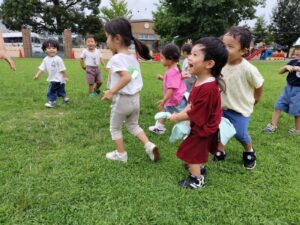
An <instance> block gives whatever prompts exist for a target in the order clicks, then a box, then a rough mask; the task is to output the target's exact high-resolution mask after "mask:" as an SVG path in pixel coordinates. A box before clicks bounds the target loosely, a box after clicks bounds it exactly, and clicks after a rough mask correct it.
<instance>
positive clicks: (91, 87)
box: [88, 84, 94, 93]
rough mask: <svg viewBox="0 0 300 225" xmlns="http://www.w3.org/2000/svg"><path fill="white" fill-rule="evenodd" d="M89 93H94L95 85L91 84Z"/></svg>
mask: <svg viewBox="0 0 300 225" xmlns="http://www.w3.org/2000/svg"><path fill="white" fill-rule="evenodd" d="M88 90H89V93H93V92H94V85H93V84H89V89H88Z"/></svg>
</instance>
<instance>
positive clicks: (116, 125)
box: [109, 93, 143, 140]
mask: <svg viewBox="0 0 300 225" xmlns="http://www.w3.org/2000/svg"><path fill="white" fill-rule="evenodd" d="M139 116H140V95H139V93H137V94H135V95H122V94H117V95H115V96H114V97H113V99H112V105H111V113H110V127H109V130H110V133H111V137H112V140H118V139H121V138H122V137H123V135H122V125H123V123H124V122H125V123H126V126H127V129H128V131H129V132H130V133H131V134H133V135H134V136H137V135H138V134H139V133H140V132H142V131H143V129H142V128H141V127H140V126H139V124H138V122H139Z"/></svg>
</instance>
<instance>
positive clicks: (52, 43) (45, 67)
mask: <svg viewBox="0 0 300 225" xmlns="http://www.w3.org/2000/svg"><path fill="white" fill-rule="evenodd" d="M42 49H43V51H44V52H45V53H46V54H47V56H46V57H45V58H44V60H43V62H42V64H41V65H40V66H39V70H38V72H37V73H36V75H35V76H34V79H35V80H37V79H39V77H40V76H41V74H42V73H43V72H44V71H46V72H47V73H48V79H47V81H49V82H50V84H49V88H48V93H47V97H48V102H47V103H46V104H45V106H46V107H48V108H53V107H54V105H55V100H56V99H57V97H62V98H63V101H64V102H65V103H66V102H68V101H69V98H68V97H67V95H66V90H65V84H66V81H67V80H68V78H67V74H66V67H65V64H64V62H63V60H62V58H60V57H59V56H58V55H57V51H58V50H59V44H58V41H56V40H53V39H49V40H47V41H45V42H44V43H43V45H42Z"/></svg>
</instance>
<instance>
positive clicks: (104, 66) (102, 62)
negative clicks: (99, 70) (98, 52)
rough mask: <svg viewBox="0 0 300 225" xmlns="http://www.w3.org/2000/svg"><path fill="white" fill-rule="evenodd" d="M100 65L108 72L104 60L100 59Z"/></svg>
mask: <svg viewBox="0 0 300 225" xmlns="http://www.w3.org/2000/svg"><path fill="white" fill-rule="evenodd" d="M100 63H101V65H102V66H103V68H104V70H105V71H107V68H106V65H105V62H104V60H103V59H102V58H100Z"/></svg>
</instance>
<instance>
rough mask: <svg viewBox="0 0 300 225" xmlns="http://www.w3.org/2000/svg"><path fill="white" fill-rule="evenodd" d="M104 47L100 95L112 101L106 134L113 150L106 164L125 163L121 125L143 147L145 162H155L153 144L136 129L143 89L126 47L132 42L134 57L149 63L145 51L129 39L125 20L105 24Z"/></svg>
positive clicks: (132, 56) (135, 41)
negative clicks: (105, 71) (105, 83)
mask: <svg viewBox="0 0 300 225" xmlns="http://www.w3.org/2000/svg"><path fill="white" fill-rule="evenodd" d="M105 32H106V36H107V41H106V43H107V45H108V47H109V48H110V50H111V51H112V52H113V54H114V55H113V56H112V58H111V59H110V60H109V63H108V65H109V69H110V72H111V73H110V83H109V85H110V87H109V90H106V91H105V92H104V96H103V98H102V100H105V99H107V100H112V108H111V114H110V132H111V136H112V140H113V141H114V143H115V147H116V150H114V151H112V152H109V153H107V154H106V158H107V159H109V160H117V161H122V162H127V159H128V156H127V152H126V151H125V147H124V141H123V136H122V125H123V123H124V121H125V123H126V125H127V128H128V131H129V132H130V133H131V134H133V135H134V136H136V137H137V138H138V139H139V140H140V141H141V142H142V143H143V144H144V148H145V150H146V153H147V154H148V156H149V158H150V159H151V160H153V161H157V160H158V159H159V151H158V148H157V146H156V145H155V144H153V143H152V142H150V141H149V139H148V137H147V136H146V134H145V132H144V131H143V129H142V128H141V127H140V126H139V124H138V122H139V115H140V94H139V93H140V91H141V89H142V87H143V81H142V75H141V69H140V65H139V62H138V61H137V59H136V57H135V56H134V55H132V54H131V53H130V52H129V49H128V47H129V46H130V44H131V42H132V41H133V42H134V45H135V48H136V51H137V53H138V54H139V56H140V57H142V58H143V59H151V56H150V54H149V49H148V47H147V46H146V45H145V44H143V43H141V42H140V41H139V40H137V39H136V38H135V37H133V35H132V31H131V25H130V23H129V22H128V20H126V19H124V18H118V19H114V20H111V21H110V22H108V23H106V24H105Z"/></svg>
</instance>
